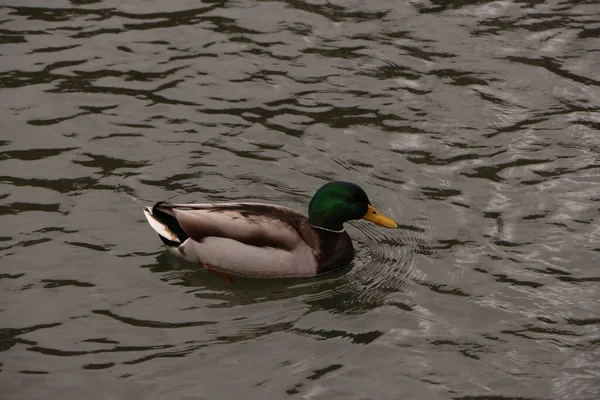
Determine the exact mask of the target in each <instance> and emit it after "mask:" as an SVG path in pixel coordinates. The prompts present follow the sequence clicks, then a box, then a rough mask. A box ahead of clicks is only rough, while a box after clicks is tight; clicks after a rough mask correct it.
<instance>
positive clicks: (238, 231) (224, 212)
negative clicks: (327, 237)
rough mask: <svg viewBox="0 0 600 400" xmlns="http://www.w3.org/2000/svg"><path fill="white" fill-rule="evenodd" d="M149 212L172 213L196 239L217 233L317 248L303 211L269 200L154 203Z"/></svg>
mask: <svg viewBox="0 0 600 400" xmlns="http://www.w3.org/2000/svg"><path fill="white" fill-rule="evenodd" d="M152 213H153V215H155V216H159V215H160V214H166V215H170V216H172V217H173V218H174V219H175V220H176V221H177V224H178V225H179V227H180V229H181V231H183V232H184V233H185V235H187V236H188V237H190V238H191V239H193V240H194V241H197V242H201V241H202V240H203V239H205V238H208V237H221V238H228V239H233V240H236V241H238V242H241V243H244V244H247V245H251V246H256V247H265V246H268V247H273V248H277V249H282V250H288V251H291V250H293V249H295V248H297V247H298V246H299V245H308V246H309V247H310V248H311V249H313V250H314V251H317V250H318V246H319V241H318V236H317V234H316V233H315V232H314V229H313V228H312V226H311V225H310V224H309V223H308V219H307V218H306V217H305V216H304V215H303V214H301V213H299V212H298V211H296V210H293V209H291V208H287V207H282V206H276V205H272V204H262V203H221V204H169V203H158V204H156V205H155V206H154V207H153V209H152ZM172 230H173V229H172ZM174 230H176V229H174ZM159 234H160V233H159Z"/></svg>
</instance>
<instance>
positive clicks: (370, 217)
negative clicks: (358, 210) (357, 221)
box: [363, 204, 398, 228]
mask: <svg viewBox="0 0 600 400" xmlns="http://www.w3.org/2000/svg"><path fill="white" fill-rule="evenodd" d="M363 219H366V220H367V221H371V222H373V223H374V224H377V225H381V226H385V227H386V228H397V227H398V224H397V223H396V222H395V221H394V220H393V219H391V218H389V217H386V216H385V215H383V214H380V213H379V211H377V210H376V209H375V207H373V206H372V205H370V204H369V209H368V210H367V213H366V214H365V215H363Z"/></svg>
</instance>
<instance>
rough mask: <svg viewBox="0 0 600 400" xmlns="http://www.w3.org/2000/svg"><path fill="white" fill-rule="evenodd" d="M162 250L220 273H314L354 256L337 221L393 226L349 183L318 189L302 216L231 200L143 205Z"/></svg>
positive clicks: (324, 271) (283, 275)
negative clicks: (163, 248)
mask: <svg viewBox="0 0 600 400" xmlns="http://www.w3.org/2000/svg"><path fill="white" fill-rule="evenodd" d="M144 215H145V216H146V219H147V221H148V223H149V224H150V227H152V229H154V231H155V232H156V233H157V234H158V236H159V238H160V240H161V241H162V242H163V243H164V245H165V246H166V247H167V249H168V250H169V251H170V252H171V253H173V254H175V255H176V256H178V257H181V258H183V259H184V260H186V261H189V262H193V263H199V264H202V265H203V266H204V267H205V268H207V269H211V270H213V271H215V272H217V273H221V274H226V275H237V276H244V277H254V278H288V277H297V278H300V277H315V276H319V275H323V274H327V273H331V272H334V271H337V270H339V269H342V268H344V267H346V266H348V265H349V264H350V262H351V261H352V259H353V258H354V247H353V245H352V239H351V238H350V235H348V233H347V232H346V230H345V228H344V223H346V222H348V221H353V220H359V219H364V220H367V221H369V222H372V223H374V224H376V225H379V226H382V227H385V228H392V229H396V228H398V224H397V223H396V222H395V221H394V220H393V219H392V218H389V217H386V216H385V215H383V214H381V213H380V212H379V211H377V209H375V207H374V206H373V205H372V204H371V202H370V200H369V197H368V196H367V194H366V193H365V191H364V190H363V189H362V188H361V187H360V186H358V185H356V184H354V183H351V182H343V181H333V182H328V183H326V184H324V185H323V186H322V187H321V188H319V189H318V190H317V192H316V193H315V195H314V196H313V197H312V199H311V200H310V203H309V205H308V217H306V216H305V215H304V214H303V213H301V212H299V211H296V210H294V209H292V208H288V207H283V206H280V205H275V204H264V203H252V202H236V203H215V204H172V203H168V202H164V201H163V202H158V203H156V204H155V205H154V206H152V207H145V208H144Z"/></svg>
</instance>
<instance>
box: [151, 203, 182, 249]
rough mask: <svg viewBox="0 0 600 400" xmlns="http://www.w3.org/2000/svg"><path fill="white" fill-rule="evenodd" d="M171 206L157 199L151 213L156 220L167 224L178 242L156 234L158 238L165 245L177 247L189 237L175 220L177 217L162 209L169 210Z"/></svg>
mask: <svg viewBox="0 0 600 400" xmlns="http://www.w3.org/2000/svg"><path fill="white" fill-rule="evenodd" d="M172 208H173V207H172V206H171V205H170V204H168V203H165V202H164V201H159V202H158V203H156V204H155V205H154V207H152V215H153V216H154V218H156V219H157V220H158V221H160V222H162V223H163V224H165V225H166V226H167V228H169V230H170V231H171V232H173V233H174V234H175V236H177V239H178V240H179V242H174V241H172V240H169V239H166V238H164V237H162V236H160V235H158V237H160V240H162V241H163V243H164V244H166V245H167V246H175V247H177V246H179V245H180V244H181V243H183V242H185V241H186V240H187V239H188V238H189V236H188V235H187V234H186V233H185V232H184V231H183V228H181V225H179V222H177V219H176V218H175V217H174V216H173V215H172V214H170V213H169V212H167V211H163V210H170V209H172Z"/></svg>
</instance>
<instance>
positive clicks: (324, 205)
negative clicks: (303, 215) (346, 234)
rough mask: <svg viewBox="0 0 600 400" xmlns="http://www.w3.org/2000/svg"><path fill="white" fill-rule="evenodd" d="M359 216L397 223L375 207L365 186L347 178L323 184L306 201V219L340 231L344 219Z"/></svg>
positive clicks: (388, 226)
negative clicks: (344, 180)
mask: <svg viewBox="0 0 600 400" xmlns="http://www.w3.org/2000/svg"><path fill="white" fill-rule="evenodd" d="M361 218H364V219H366V220H369V221H371V222H374V223H376V224H378V225H381V226H385V227H387V228H397V227H398V224H396V223H395V222H394V221H393V220H392V219H390V218H388V217H385V216H383V215H382V214H379V212H378V211H377V210H375V208H374V207H373V206H372V205H371V202H370V201H369V197H368V196H367V194H366V193H365V191H364V190H362V189H361V188H360V187H359V186H357V185H355V184H353V183H350V182H340V181H335V182H329V183H327V184H325V185H323V186H322V187H321V188H320V189H319V190H317V193H315V195H314V196H313V198H312V200H311V201H310V204H309V205H308V222H309V223H310V224H311V225H313V226H316V227H319V228H325V229H329V230H333V231H342V230H343V229H344V222H347V221H350V220H353V219H361Z"/></svg>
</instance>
